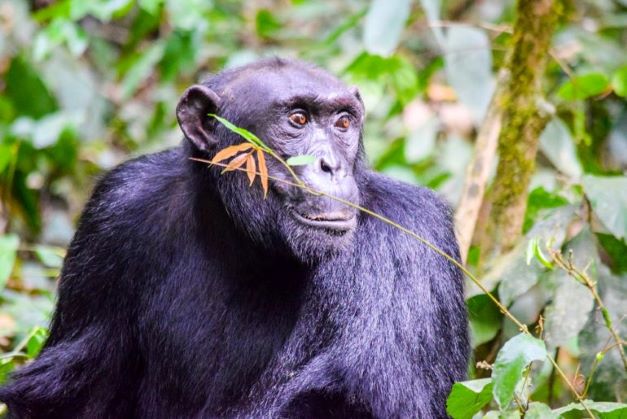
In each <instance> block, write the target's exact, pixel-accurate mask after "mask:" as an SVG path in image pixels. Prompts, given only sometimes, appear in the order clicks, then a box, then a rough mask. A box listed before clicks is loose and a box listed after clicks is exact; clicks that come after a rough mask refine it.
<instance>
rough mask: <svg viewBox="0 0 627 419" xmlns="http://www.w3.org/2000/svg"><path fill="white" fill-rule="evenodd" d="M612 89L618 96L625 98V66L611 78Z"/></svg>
mask: <svg viewBox="0 0 627 419" xmlns="http://www.w3.org/2000/svg"><path fill="white" fill-rule="evenodd" d="M612 88H613V89H614V93H616V94H617V95H618V96H622V97H627V65H625V66H622V67H621V68H619V69H618V70H616V71H615V72H614V75H613V76H612Z"/></svg>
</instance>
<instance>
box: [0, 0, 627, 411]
mask: <svg viewBox="0 0 627 419" xmlns="http://www.w3.org/2000/svg"><path fill="white" fill-rule="evenodd" d="M565 5H566V15H565V16H564V17H563V19H562V21H561V23H560V26H559V29H558V31H557V32H556V33H555V36H554V40H553V48H552V51H551V59H550V62H549V66H548V69H547V73H546V75H545V83H544V86H543V88H544V91H545V92H546V94H547V99H548V101H549V102H550V103H551V106H552V107H553V108H554V110H555V115H554V117H553V119H552V120H551V121H550V122H549V124H548V125H547V127H546V129H545V130H544V132H543V134H542V136H541V139H540V153H539V156H538V161H537V168H536V172H535V176H534V178H533V181H532V185H531V187H530V191H531V193H530V195H529V201H528V208H527V214H526V218H525V225H524V233H525V236H524V237H523V238H522V239H521V240H520V243H519V245H517V246H516V247H515V248H514V250H513V251H511V252H509V253H508V254H504V255H500V256H499V257H498V258H496V259H495V260H493V261H490V263H489V264H488V265H487V266H484V267H482V268H481V269H480V268H479V267H478V266H476V265H475V264H474V263H475V262H476V260H478V256H479V255H480V253H481V249H479V248H477V247H474V248H472V249H471V253H470V259H469V265H470V266H471V268H473V269H475V270H476V271H477V273H478V274H480V275H479V276H480V277H481V278H482V281H483V283H484V284H485V285H486V286H487V287H488V288H489V289H490V290H493V291H494V292H495V293H496V294H497V295H498V296H499V299H500V301H501V302H502V303H503V304H504V305H505V306H506V307H508V308H509V309H510V311H511V312H512V313H513V314H514V315H515V316H516V317H517V318H518V319H520V320H521V321H522V322H523V323H525V324H527V325H528V326H529V328H530V330H534V331H535V332H534V334H535V335H536V336H537V337H539V338H541V339H542V341H540V340H537V339H536V340H535V341H534V340H532V341H530V342H521V343H520V344H519V345H509V346H510V347H512V348H514V347H515V348H514V349H515V350H511V351H508V350H507V349H503V350H501V352H499V350H500V349H501V348H502V347H503V345H504V344H505V342H507V341H508V340H509V341H510V342H511V340H510V339H512V338H514V339H522V340H524V338H521V337H520V335H518V333H519V330H517V328H516V326H515V325H514V324H513V323H512V322H511V321H509V320H506V319H504V317H503V315H502V313H500V312H499V310H498V309H497V308H496V307H495V306H494V305H493V304H492V303H491V302H490V300H489V299H488V298H487V297H486V296H485V295H484V294H482V293H481V292H479V291H478V290H477V288H476V287H475V286H473V285H472V284H471V283H469V284H468V287H467V288H468V307H469V313H470V319H471V327H472V340H473V347H474V349H475V360H474V362H479V361H486V362H487V364H490V365H491V364H493V363H494V362H495V361H496V364H495V365H494V376H493V379H485V378H484V377H489V376H490V371H489V369H485V364H484V367H482V368H476V367H475V365H474V363H473V365H471V366H470V367H469V368H470V375H471V376H472V377H475V378H478V379H482V380H481V381H476V382H471V383H466V384H458V385H456V389H457V390H456V391H457V392H454V397H452V402H451V403H450V405H449V407H450V409H451V410H449V412H450V413H451V414H452V415H453V416H455V417H472V416H473V415H474V414H475V412H476V411H478V410H479V409H481V408H482V407H484V405H486V403H490V404H489V405H488V406H491V407H492V408H493V409H496V410H494V411H493V412H491V413H486V414H485V415H486V417H496V416H498V415H501V416H507V417H509V416H513V417H517V415H518V416H520V414H521V412H526V415H527V417H558V416H559V415H561V416H563V417H577V415H581V412H580V410H578V409H581V406H579V405H576V404H573V405H568V403H569V402H571V401H573V396H572V394H571V393H570V392H569V390H568V387H567V386H566V385H565V384H564V381H563V380H561V379H560V378H559V377H556V373H555V370H554V369H553V368H552V367H551V364H550V363H548V362H546V361H545V362H542V361H541V359H542V358H543V357H542V356H540V357H537V356H533V354H537V353H538V352H537V351H538V350H539V349H538V348H539V346H538V342H539V343H541V347H542V349H541V351H546V352H548V353H549V354H552V355H554V356H555V358H556V359H557V361H558V363H559V365H560V366H561V367H562V368H563V369H564V370H565V371H566V373H567V376H568V379H569V380H570V381H571V384H572V385H573V386H574V387H575V388H576V389H577V390H578V391H579V392H580V393H585V396H586V397H587V398H590V399H594V400H595V401H596V402H616V401H619V402H622V401H625V398H626V397H627V391H626V389H627V376H626V372H625V369H624V367H623V365H622V362H621V359H620V356H619V351H618V350H617V347H611V346H610V345H612V343H613V341H612V340H611V339H610V336H609V333H608V331H607V329H606V328H605V326H604V322H603V319H602V315H601V313H600V311H599V310H598V307H597V305H596V304H595V302H594V301H593V298H592V295H591V293H590V292H589V290H587V289H586V288H585V287H584V286H583V285H582V284H581V283H579V282H577V281H576V280H574V279H573V278H572V277H570V276H569V275H568V274H567V273H566V272H565V271H564V270H563V269H559V268H558V267H556V266H555V265H554V264H553V263H551V261H550V260H547V258H549V257H548V255H547V254H546V253H547V249H546V247H547V246H548V247H549V249H553V250H555V249H561V250H562V251H563V253H564V254H565V255H566V254H568V251H569V250H572V252H573V256H572V257H573V259H572V260H573V263H574V264H575V265H576V266H577V267H578V268H579V269H581V270H584V269H585V271H586V272H587V273H588V275H589V276H590V277H591V278H592V279H593V280H594V281H595V282H596V286H597V288H598V290H599V293H600V295H601V298H602V299H603V301H604V303H605V305H606V306H607V308H608V311H609V313H610V316H611V319H612V321H613V324H614V326H615V327H616V328H617V330H618V331H619V332H620V334H621V336H623V337H625V336H627V320H626V318H625V316H626V315H627V304H626V303H625V301H627V246H626V244H625V240H626V237H627V177H625V172H626V169H627V106H626V104H625V103H626V102H625V96H626V95H627V54H625V45H627V31H626V30H625V28H626V26H627V3H625V1H624V0H618V1H609V0H608V1H599V2H591V1H583V0H570V1H567V2H566V3H565ZM513 18H514V4H513V2H512V1H498V0H491V1H483V2H476V4H475V2H468V1H462V0H448V1H444V0H443V1H441V2H440V1H438V0H423V1H409V0H385V1H382V0H373V1H361V0H360V1H357V0H350V1H339V0H338V1H335V0H330V1H324V2H314V1H306V0H292V1H287V0H285V1H265V0H257V1H249V2H242V1H234V0H231V1H229V0H213V1H208V0H137V1H134V0H93V1H85V0H61V1H51V0H32V1H26V0H2V1H1V2H0V75H1V76H2V77H1V79H0V193H1V198H2V201H1V206H0V290H1V293H0V348H1V349H2V351H3V352H4V355H2V358H0V380H3V379H5V378H6V374H7V373H8V372H9V371H10V370H12V369H13V368H15V367H17V366H19V364H21V363H23V362H27V361H28V359H30V358H32V357H33V356H35V354H36V353H37V351H38V348H39V347H40V345H41V342H42V341H43V339H44V338H45V326H46V325H47V322H48V319H49V316H50V313H51V310H52V307H53V303H54V293H55V281H54V279H55V278H56V277H57V275H58V273H59V269H60V267H61V263H62V257H63V255H64V248H65V247H66V246H67V244H68V242H69V240H70V239H71V237H72V234H73V230H74V227H75V223H76V220H77V217H78V215H79V214H80V210H81V208H82V206H83V205H84V203H85V200H86V199H87V197H88V195H89V191H90V190H91V187H92V186H93V184H94V181H95V180H96V179H97V177H98V175H99V174H101V173H102V172H103V171H105V170H108V169H110V168H112V167H113V166H115V165H116V164H118V163H120V162H122V161H124V160H126V159H128V158H129V157H132V156H136V155H139V154H143V153H147V152H151V151H155V150H160V149H163V148H165V147H168V146H173V145H176V144H178V143H179V142H180V140H181V138H182V135H181V133H180V131H179V129H178V127H177V125H176V123H175V118H174V108H175V106H176V103H177V100H178V97H179V95H180V93H181V92H182V91H183V90H184V88H185V87H187V86H189V85H190V84H192V83H194V82H196V81H198V80H199V79H201V78H203V77H205V76H207V75H210V74H211V73H215V72H218V71H220V70H222V69H224V68H228V67H233V66H237V65H240V64H245V63H247V62H250V61H252V60H254V59H256V58H258V57H263V56H272V55H279V56H287V57H298V58H301V59H305V60H309V61H313V62H315V63H317V64H319V65H321V66H323V67H325V68H327V69H329V70H330V71H332V72H334V73H336V74H338V75H339V76H340V77H341V78H343V79H344V80H346V81H347V82H348V83H351V84H355V85H357V86H358V87H359V89H360V91H361V94H362V96H363V98H364V101H365V103H366V107H367V110H368V120H367V123H366V129H365V143H366V148H367V151H368V154H369V158H370V160H371V163H372V165H373V166H374V167H375V168H376V169H377V170H380V171H382V172H385V173H387V174H389V175H390V176H394V177H397V178H399V179H402V180H404V181H407V182H412V183H417V184H422V185H426V186H428V187H431V188H434V189H436V190H437V191H438V192H440V193H441V194H442V195H443V196H445V197H446V199H447V200H448V201H449V202H450V203H451V205H452V206H453V207H455V206H456V205H457V203H458V200H459V197H460V194H461V190H462V186H463V182H464V176H465V171H466V166H467V164H468V162H469V160H470V158H471V156H472V152H473V141H474V138H475V134H476V131H477V129H478V127H479V126H480V124H481V122H482V119H483V116H484V115H485V111H486V109H487V106H488V104H489V101H490V98H491V94H492V92H493V89H494V86H495V81H496V76H495V74H496V70H497V69H498V68H499V67H500V66H501V64H502V63H503V59H504V55H505V51H506V49H507V45H508V37H509V35H508V28H511V24H512V20H513ZM416 216H419V214H417V215H416ZM94 298H98V296H97V295H94ZM517 335H518V336H517ZM516 342H517V341H516ZM623 343H624V342H623ZM506 348H507V346H506ZM534 351H535V352H534ZM541 351H540V352H541ZM497 354H498V356H497ZM499 359H501V360H502V362H500V363H499ZM537 359H540V361H537ZM503 360H504V361H503ZM533 360H536V361H535V362H534V363H533V364H531V365H532V366H531V367H530V368H527V366H528V365H529V363H530V362H531V361H533ZM497 370H499V371H510V370H511V373H508V372H506V373H497ZM499 374H500V376H499ZM503 374H505V375H503ZM508 374H509V375H508ZM523 377H524V378H523ZM504 392H505V393H504ZM513 399H515V400H514V401H512V400H513ZM491 400H493V401H491ZM529 401H533V402H529ZM538 402H543V403H545V404H542V403H538ZM546 403H548V404H549V405H550V406H551V407H552V408H556V407H557V406H565V407H564V408H562V410H559V411H558V410H551V409H550V408H549V407H546ZM566 405H568V406H566ZM456 406H457V407H456ZM469 406H474V407H476V409H473V408H471V407H469ZM591 406H594V407H595V408H594V409H593V411H594V414H595V415H599V416H602V417H626V416H627V408H625V407H624V405H622V407H621V406H618V405H609V404H602V403H597V404H595V405H591ZM487 409H488V408H486V409H484V410H487ZM497 410H498V411H500V413H497ZM478 415H479V416H481V415H484V413H478ZM534 415H535V416H534ZM622 415H626V416H622Z"/></svg>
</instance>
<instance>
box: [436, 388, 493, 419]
mask: <svg viewBox="0 0 627 419" xmlns="http://www.w3.org/2000/svg"><path fill="white" fill-rule="evenodd" d="M490 400H492V379H491V378H482V379H480V380H470V381H461V382H458V383H455V384H453V388H452V390H451V393H450V394H449V396H448V399H447V400H446V412H447V413H448V414H449V415H451V417H453V419H470V418H472V417H473V415H474V414H475V413H477V412H478V411H479V410H481V408H482V407H483V406H485V405H486V404H487V403H488V402H489V401H490Z"/></svg>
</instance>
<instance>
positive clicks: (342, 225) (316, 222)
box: [292, 211, 357, 232]
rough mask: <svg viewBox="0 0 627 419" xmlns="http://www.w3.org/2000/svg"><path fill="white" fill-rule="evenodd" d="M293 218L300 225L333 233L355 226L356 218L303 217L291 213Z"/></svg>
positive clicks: (323, 215) (337, 216)
mask: <svg viewBox="0 0 627 419" xmlns="http://www.w3.org/2000/svg"><path fill="white" fill-rule="evenodd" d="M292 214H293V216H294V218H296V220H297V221H299V222H300V223H302V224H305V225H307V226H310V227H315V228H321V229H325V230H333V231H344V232H345V231H349V230H352V229H354V228H355V226H356V225H357V217H356V216H355V215H354V214H352V215H350V216H344V215H337V214H318V215H315V216H313V215H304V214H301V213H299V212H297V211H292Z"/></svg>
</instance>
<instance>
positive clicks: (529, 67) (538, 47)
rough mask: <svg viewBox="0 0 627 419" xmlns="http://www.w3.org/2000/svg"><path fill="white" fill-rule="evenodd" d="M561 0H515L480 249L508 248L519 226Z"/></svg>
mask: <svg viewBox="0 0 627 419" xmlns="http://www.w3.org/2000/svg"><path fill="white" fill-rule="evenodd" d="M561 11H562V4H561V1H560V0H518V3H517V17H516V23H515V24H514V33H513V35H512V49H511V52H510V55H509V57H508V60H507V63H506V70H507V72H508V73H509V77H508V81H507V83H508V84H507V86H506V88H505V91H504V92H503V95H502V103H500V104H499V105H500V107H501V109H502V110H503V114H502V115H503V119H502V123H501V131H500V134H499V140H498V153H499V164H498V167H497V172H496V177H495V180H494V183H493V185H492V191H491V195H490V198H491V199H490V202H491V211H490V216H489V219H488V226H487V234H486V236H485V237H486V238H487V237H489V239H488V240H489V242H488V243H486V242H484V243H482V247H481V248H482V252H483V254H484V255H486V254H487V255H491V254H494V253H501V252H503V251H507V250H509V249H510V248H511V247H512V246H513V244H514V242H515V241H516V239H518V237H519V236H520V234H521V232H522V225H523V221H524V216H525V210H526V207H527V194H528V187H529V182H530V180H531V175H532V174H533V171H534V167H535V159H536V152H537V149H538V138H539V136H540V133H541V132H542V130H543V129H544V127H545V125H546V123H547V122H548V120H549V113H550V112H547V110H546V108H547V107H546V106H543V104H544V101H543V95H542V86H541V82H542V79H543V76H544V69H545V66H546V61H547V57H548V55H549V49H550V46H551V38H552V35H553V31H554V30H555V26H556V24H557V21H558V17H559V15H560V12H561Z"/></svg>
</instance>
